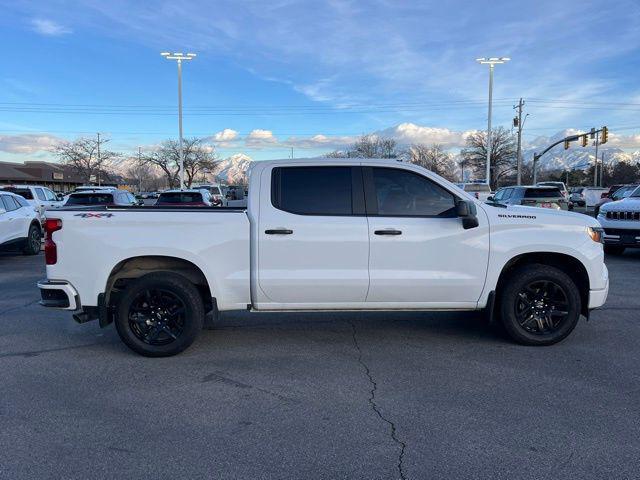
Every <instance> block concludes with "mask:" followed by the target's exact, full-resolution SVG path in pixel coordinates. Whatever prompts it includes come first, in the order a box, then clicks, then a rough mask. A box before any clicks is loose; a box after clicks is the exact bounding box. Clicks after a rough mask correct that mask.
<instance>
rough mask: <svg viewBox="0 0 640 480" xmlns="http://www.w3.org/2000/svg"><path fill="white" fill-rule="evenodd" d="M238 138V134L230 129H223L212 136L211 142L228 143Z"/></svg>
mask: <svg viewBox="0 0 640 480" xmlns="http://www.w3.org/2000/svg"><path fill="white" fill-rule="evenodd" d="M236 138H238V132H236V131H235V130H232V129H231V128H225V129H224V130H221V131H219V132H217V133H215V134H214V135H213V140H214V141H216V142H230V141H231V140H235V139H236Z"/></svg>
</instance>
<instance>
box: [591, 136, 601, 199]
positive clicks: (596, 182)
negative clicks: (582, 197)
mask: <svg viewBox="0 0 640 480" xmlns="http://www.w3.org/2000/svg"><path fill="white" fill-rule="evenodd" d="M599 135H600V130H598V131H597V132H596V160H595V165H594V170H593V186H594V187H597V186H598V140H599Z"/></svg>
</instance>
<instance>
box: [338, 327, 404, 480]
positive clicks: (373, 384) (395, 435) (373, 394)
mask: <svg viewBox="0 0 640 480" xmlns="http://www.w3.org/2000/svg"><path fill="white" fill-rule="evenodd" d="M349 323H350V324H351V332H352V338H353V345H354V347H355V348H356V350H357V351H358V363H359V364H360V365H362V367H363V368H364V371H365V373H366V375H367V378H368V379H369V383H370V384H371V389H370V390H369V399H368V400H369V405H370V406H371V409H372V410H373V411H374V412H375V413H376V415H377V416H378V417H379V418H380V420H382V421H383V422H384V423H386V424H387V425H389V427H390V428H391V439H392V440H393V441H394V442H395V443H396V444H397V445H398V446H399V447H400V454H399V455H398V463H397V465H396V467H397V469H398V473H399V474H400V479H401V480H406V478H407V477H406V475H405V472H404V453H405V450H406V448H407V444H406V443H405V442H403V441H402V440H400V439H399V438H398V432H397V429H396V425H395V423H393V422H392V421H391V420H389V419H388V418H387V417H385V416H384V415H383V414H382V412H381V411H380V408H379V407H378V404H377V403H376V391H377V390H378V383H377V382H376V381H375V379H374V378H373V375H372V374H371V369H370V368H369V366H368V365H367V364H366V363H365V361H364V360H363V359H362V349H361V348H360V344H359V343H358V337H357V331H356V325H355V324H354V323H353V322H351V321H350V322H349Z"/></svg>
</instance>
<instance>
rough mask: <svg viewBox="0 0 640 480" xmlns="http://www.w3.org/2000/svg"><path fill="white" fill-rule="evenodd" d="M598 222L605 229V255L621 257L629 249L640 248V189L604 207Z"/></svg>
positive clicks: (601, 208) (601, 209) (599, 214)
mask: <svg viewBox="0 0 640 480" xmlns="http://www.w3.org/2000/svg"><path fill="white" fill-rule="evenodd" d="M598 221H599V222H600V225H601V226H602V227H603V228H604V251H605V253H609V254H613V255H620V254H622V253H623V252H624V251H625V249H627V248H640V187H637V188H636V189H635V190H634V191H633V192H632V193H631V194H630V195H629V196H627V197H624V198H622V199H620V200H615V201H613V202H609V203H605V204H604V205H602V207H600V212H599V213H598Z"/></svg>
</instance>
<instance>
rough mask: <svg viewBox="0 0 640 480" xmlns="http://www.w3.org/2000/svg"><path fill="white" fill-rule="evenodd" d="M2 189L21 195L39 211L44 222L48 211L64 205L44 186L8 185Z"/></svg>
mask: <svg viewBox="0 0 640 480" xmlns="http://www.w3.org/2000/svg"><path fill="white" fill-rule="evenodd" d="M0 189H2V190H4V191H5V192H12V193H15V194H17V195H20V196H21V197H22V198H24V199H25V200H26V201H27V202H28V203H29V205H32V206H33V207H34V208H35V209H36V210H37V211H38V214H39V215H40V218H41V219H43V220H44V219H45V218H46V213H45V211H46V210H47V209H51V208H60V207H61V206H62V204H63V202H62V201H61V200H60V199H59V198H58V196H57V195H56V194H55V193H53V191H52V190H50V189H49V188H47V187H44V186H42V185H6V186H4V187H0Z"/></svg>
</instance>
